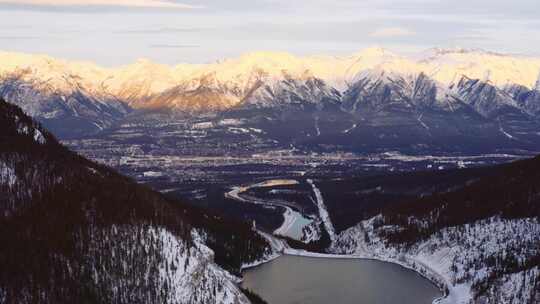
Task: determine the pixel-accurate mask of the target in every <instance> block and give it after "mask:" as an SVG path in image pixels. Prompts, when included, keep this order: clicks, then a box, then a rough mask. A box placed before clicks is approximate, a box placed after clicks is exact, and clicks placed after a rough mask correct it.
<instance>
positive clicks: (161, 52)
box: [0, 0, 540, 66]
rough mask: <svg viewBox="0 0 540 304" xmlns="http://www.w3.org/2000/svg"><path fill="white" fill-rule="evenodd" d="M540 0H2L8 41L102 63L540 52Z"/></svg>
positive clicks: (3, 39)
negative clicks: (252, 54) (455, 50)
mask: <svg viewBox="0 0 540 304" xmlns="http://www.w3.org/2000/svg"><path fill="white" fill-rule="evenodd" d="M538 1H539V0H514V1H508V0H199V1H197V0H184V1H180V0H179V1H175V0H0V49H1V50H6V51H18V52H28V53H45V54H49V55H52V56H55V57H61V58H67V59H83V60H91V61H96V62H98V63H100V64H103V65H109V66H111V65H120V64H126V63H130V62H132V61H134V60H136V59H138V58H149V59H151V60H154V61H157V62H161V63H168V64H175V63H180V62H195V63H204V62H210V61H215V60H217V59H220V58H225V57H231V56H237V55H239V54H241V53H244V52H249V51H259V50H263V51H288V52H291V53H294V54H297V55H306V54H335V55H344V54H350V53H354V52H356V51H358V50H360V49H362V48H365V47H370V46H380V47H385V48H388V49H390V50H392V51H395V52H398V53H404V54H407V53H411V52H415V51H420V50H424V49H427V48H430V47H466V48H483V49H486V50H490V51H497V52H506V53H516V54H524V55H534V56H539V55H540V18H539V17H538V16H540V5H539V4H538Z"/></svg>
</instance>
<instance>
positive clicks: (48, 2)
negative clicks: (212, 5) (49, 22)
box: [0, 0, 199, 9]
mask: <svg viewBox="0 0 540 304" xmlns="http://www.w3.org/2000/svg"><path fill="white" fill-rule="evenodd" d="M0 4H16V5H40V6H125V7H148V8H150V7H151V8H183V9H189V8H198V7H199V6H194V5H188V4H182V3H177V2H173V1H170V0H0Z"/></svg>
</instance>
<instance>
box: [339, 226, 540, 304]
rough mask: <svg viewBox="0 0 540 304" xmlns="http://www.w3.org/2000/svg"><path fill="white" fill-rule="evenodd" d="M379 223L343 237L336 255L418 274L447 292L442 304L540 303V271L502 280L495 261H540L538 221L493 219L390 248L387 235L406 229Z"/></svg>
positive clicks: (529, 270)
mask: <svg viewBox="0 0 540 304" xmlns="http://www.w3.org/2000/svg"><path fill="white" fill-rule="evenodd" d="M378 220H380V217H375V218H372V219H370V220H367V221H364V222H362V223H359V224H358V225H357V226H354V227H352V228H349V229H347V230H346V231H344V232H342V233H341V234H340V235H339V236H338V239H337V241H336V243H334V247H333V248H331V251H332V252H334V253H341V254H352V255H356V256H362V257H366V258H376V259H381V260H384V261H391V262H395V263H398V264H401V265H403V266H405V267H408V268H412V269H415V270H416V271H418V272H420V273H421V274H423V275H425V276H426V277H427V278H429V279H431V280H432V281H433V282H435V283H437V284H438V285H439V286H440V287H441V289H445V290H446V292H447V293H448V294H447V295H446V297H445V298H444V299H442V300H440V301H438V302H437V303H439V304H446V303H448V304H466V303H492V302H493V301H495V302H496V303H508V304H518V303H536V302H535V301H537V300H538V299H539V297H540V295H539V294H538V293H537V292H536V291H535V289H536V288H538V286H540V282H539V281H538V278H540V268H539V266H532V267H525V268H523V271H519V272H509V273H503V274H501V273H499V272H500V265H493V264H492V262H491V261H490V260H493V261H495V260H501V261H505V260H512V259H515V260H516V261H527V260H530V259H531V257H534V256H535V255H538V254H539V252H538V247H537V245H538V244H539V242H540V223H539V222H538V220H537V219H515V220H504V219H501V218H498V217H494V218H489V219H486V220H481V221H477V222H474V223H471V224H466V225H463V226H457V227H449V228H445V229H443V230H441V231H439V232H438V233H437V234H434V235H432V236H431V237H430V238H428V239H426V240H423V241H420V242H417V243H415V244H413V245H410V246H399V245H393V244H391V243H388V242H387V240H386V238H385V233H386V232H388V231H390V230H394V229H400V227H399V226H378ZM518 263H519V262H518ZM473 299H474V301H473Z"/></svg>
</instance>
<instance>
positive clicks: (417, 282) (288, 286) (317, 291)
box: [242, 255, 441, 304]
mask: <svg viewBox="0 0 540 304" xmlns="http://www.w3.org/2000/svg"><path fill="white" fill-rule="evenodd" d="M242 286H243V287H244V288H248V289H251V290H253V291H255V292H256V293H258V294H259V295H260V296H261V297H262V298H264V299H265V300H266V301H268V303H269V304H431V303H432V301H433V300H434V299H435V298H438V297H440V296H441V292H440V291H439V290H438V289H437V288H436V287H435V286H434V285H433V284H432V283H431V282H429V281H428V280H427V279H425V278H423V277H421V276H420V275H418V274H417V273H415V272H414V271H411V270H408V269H405V268H403V267H400V266H398V265H395V264H391V263H385V262H380V261H376V260H367V259H335V258H312V257H302V256H292V255H283V256H281V257H279V258H278V259H276V260H273V261H271V262H268V263H266V264H263V265H260V266H258V267H255V268H251V269H248V270H246V271H245V272H244V281H243V283H242Z"/></svg>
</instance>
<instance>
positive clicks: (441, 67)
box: [0, 49, 540, 151]
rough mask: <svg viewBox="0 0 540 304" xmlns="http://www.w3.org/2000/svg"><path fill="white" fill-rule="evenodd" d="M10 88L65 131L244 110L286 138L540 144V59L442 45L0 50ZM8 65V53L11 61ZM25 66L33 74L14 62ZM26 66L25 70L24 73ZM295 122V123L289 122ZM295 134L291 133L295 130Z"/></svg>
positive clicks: (449, 145)
mask: <svg viewBox="0 0 540 304" xmlns="http://www.w3.org/2000/svg"><path fill="white" fill-rule="evenodd" d="M0 57H3V58H4V59H6V60H7V59H10V61H9V62H10V63H9V64H4V65H3V66H0V74H1V75H3V76H2V77H1V79H2V80H1V81H0V88H1V89H2V90H1V91H0V92H1V93H2V96H4V97H5V98H6V100H8V101H9V102H12V103H15V104H18V105H21V106H22V107H23V109H24V110H25V111H27V112H28V113H30V114H32V115H34V116H36V117H37V118H38V119H39V120H40V121H41V122H42V123H44V124H45V125H46V126H48V127H49V128H51V130H53V131H54V132H55V134H58V135H59V136H61V137H69V136H74V137H77V136H79V137H80V136H82V135H85V134H90V133H92V132H93V133H96V132H99V131H100V130H101V129H102V128H107V127H109V126H111V125H113V124H115V123H117V122H121V121H123V120H124V119H125V117H126V116H128V117H129V115H128V114H129V112H131V111H135V112H140V111H137V110H144V111H143V113H145V112H148V111H150V112H155V111H156V110H158V111H167V112H172V113H176V114H181V115H182V116H186V115H187V116H191V117H195V118H197V117H201V116H202V117H204V116H208V115H213V116H216V115H217V116H220V117H225V118H235V119H243V120H247V121H249V122H250V125H249V126H248V127H252V128H256V129H260V130H263V131H265V134H267V135H268V137H270V138H271V139H272V140H278V141H280V139H281V136H282V135H283V132H284V131H286V130H282V129H281V128H280V125H284V124H285V125H288V126H290V127H294V130H293V131H292V133H293V134H288V135H289V136H287V139H286V141H287V144H299V145H307V146H312V145H318V146H321V145H322V146H328V145H335V144H336V143H338V144H339V145H340V146H344V147H343V148H344V149H345V150H354V151H359V150H373V149H388V148H396V147H402V146H405V147H406V148H407V149H411V150H415V149H417V148H418V146H419V145H421V146H422V145H423V146H426V145H427V146H433V147H436V149H441V150H445V149H450V150H463V149H464V147H463V143H466V144H465V146H467V147H468V146H470V147H471V150H475V149H479V148H483V149H505V148H509V147H510V148H515V149H529V150H530V149H533V150H534V149H537V148H538V147H537V146H538V143H539V142H540V141H539V139H540V138H539V135H538V134H540V133H539V131H540V127H539V122H538V121H539V119H540V117H539V109H540V102H539V98H538V96H539V95H540V94H539V93H538V92H539V91H538V88H537V86H536V83H537V82H538V80H539V79H538V71H540V60H538V59H535V58H527V57H518V56H508V55H501V54H496V53H489V52H483V51H478V50H462V49H455V50H441V49H433V50H430V51H428V52H425V53H422V54H418V55H416V56H412V57H409V58H407V57H402V56H399V55H396V54H393V53H391V52H388V51H386V50H382V49H367V50H364V51H362V52H359V53H357V54H354V55H352V56H347V57H329V56H313V57H295V56H292V55H290V54H286V53H251V54H246V55H244V56H242V57H240V58H237V59H229V60H224V61H221V62H217V63H212V64H201V65H191V64H181V65H178V66H175V67H168V66H164V65H159V64H154V63H151V62H149V61H146V60H141V61H138V62H137V63H135V64H133V65H130V66H125V67H120V68H115V69H110V68H109V69H106V68H101V67H98V66H95V65H92V64H90V63H75V62H63V61H59V60H55V59H52V58H49V57H44V56H30V55H21V54H11V53H0ZM6 62H7V61H6ZM21 69H23V70H24V71H26V72H25V73H24V74H23V75H20V72H19V74H16V72H14V71H20V70H21ZM17 75H19V76H17ZM289 129H291V128H289ZM286 133H287V132H286Z"/></svg>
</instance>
